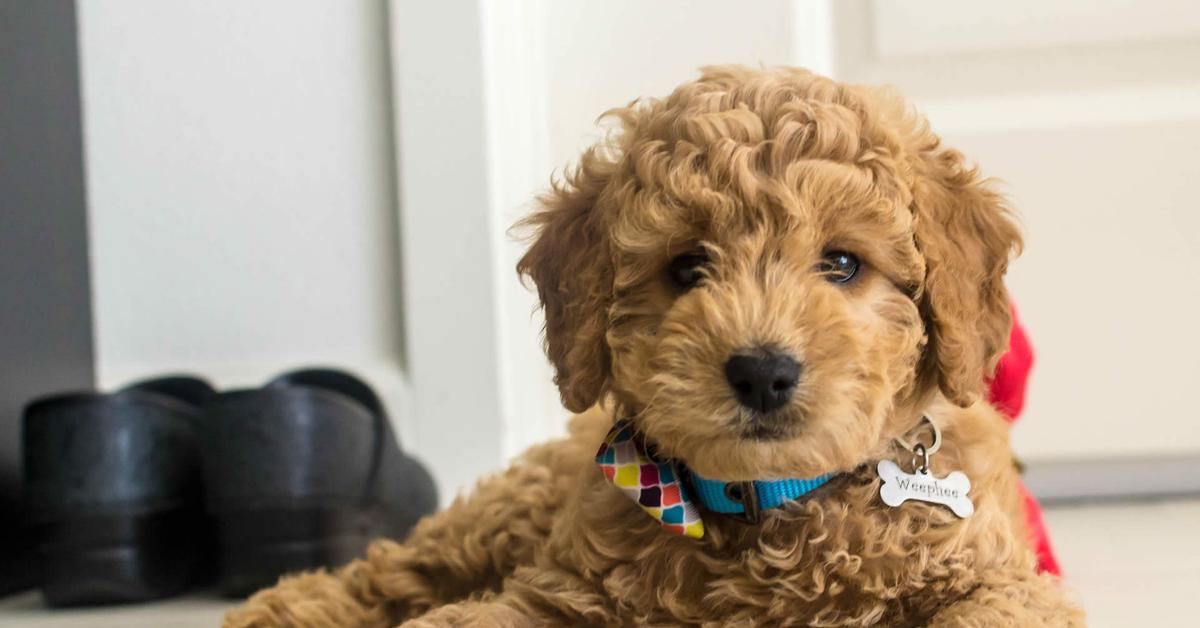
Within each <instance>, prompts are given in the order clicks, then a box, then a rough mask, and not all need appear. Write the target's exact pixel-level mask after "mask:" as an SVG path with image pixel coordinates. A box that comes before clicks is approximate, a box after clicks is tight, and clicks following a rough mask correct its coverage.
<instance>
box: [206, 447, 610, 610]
mask: <svg viewBox="0 0 1200 628" xmlns="http://www.w3.org/2000/svg"><path fill="white" fill-rule="evenodd" d="M580 459H582V460H584V461H586V460H587V459H586V458H581V456H579V454H578V452H574V451H572V450H571V449H570V445H569V443H567V442H565V441H560V442H557V443H550V444H547V445H543V446H540V447H536V448H534V449H532V450H530V451H529V452H528V453H527V454H526V455H525V456H524V457H523V459H522V461H521V462H519V463H518V464H516V465H515V466H513V467H512V468H510V469H508V470H507V471H506V472H504V473H503V474H501V475H499V476H495V477H492V478H489V479H487V480H484V481H483V482H481V483H480V484H479V485H478V486H477V487H476V489H475V490H474V492H473V493H472V494H471V496H470V497H468V498H466V499H462V498H460V499H458V500H457V501H456V502H455V503H454V504H453V505H452V506H450V507H449V508H447V509H446V510H443V511H441V512H439V513H437V514H435V515H433V516H431V517H429V518H426V519H424V520H422V521H421V522H420V523H419V524H418V525H417V527H416V528H415V529H414V530H413V532H412V534H410V535H409V538H408V539H407V540H406V541H405V542H404V543H396V542H394V541H390V540H381V541H376V542H375V543H373V544H372V545H371V547H370V549H369V550H368V553H367V557H366V558H365V559H360V560H356V561H354V562H352V563H350V564H349V565H347V566H346V567H344V568H342V569H341V570H339V571H337V572H336V573H327V572H317V573H309V574H302V575H299V576H294V577H287V578H283V579H282V580H280V582H279V584H277V585H276V586H274V587H272V588H270V589H266V590H263V591H260V592H258V593H257V594H255V595H254V596H253V597H251V598H250V599H249V600H248V601H247V602H246V604H245V605H243V606H242V607H240V608H237V609H235V610H233V611H232V612H230V613H229V615H227V616H226V618H225V625H226V626H229V627H239V628H240V627H250V626H329V625H339V626H389V625H394V624H396V623H398V622H400V621H403V620H404V619H408V618H411V617H416V616H419V615H421V614H423V613H425V612H426V611H428V610H429V609H431V608H435V607H437V606H440V605H443V604H448V603H451V602H455V601H458V600H461V599H463V598H466V597H467V596H469V595H471V594H472V593H478V592H483V591H489V590H498V589H499V588H500V584H501V582H502V581H503V579H504V577H505V576H507V575H508V574H509V573H511V572H512V570H513V569H514V568H515V567H516V566H518V565H520V564H524V563H528V562H530V561H531V560H532V557H533V551H534V548H536V547H537V546H538V545H540V544H541V543H542V541H543V540H544V539H545V538H546V536H547V535H548V534H549V531H550V525H551V523H552V521H553V515H554V512H555V511H556V510H557V509H558V508H559V506H560V505H561V503H562V501H563V499H564V497H565V494H566V491H567V487H569V485H570V481H571V478H570V471H571V470H572V469H573V468H577V467H578V466H580V465H579V464H578V463H577V462H576V461H577V460H580Z"/></svg>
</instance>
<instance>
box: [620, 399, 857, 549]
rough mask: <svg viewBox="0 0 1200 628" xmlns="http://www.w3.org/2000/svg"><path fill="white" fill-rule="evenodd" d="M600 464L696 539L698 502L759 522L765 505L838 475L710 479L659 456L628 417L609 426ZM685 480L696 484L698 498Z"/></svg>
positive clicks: (674, 528) (700, 530)
mask: <svg viewBox="0 0 1200 628" xmlns="http://www.w3.org/2000/svg"><path fill="white" fill-rule="evenodd" d="M596 464H597V465H599V466H600V470H601V471H602V472H603V473H604V477H605V478H607V479H608V481H609V482H612V483H613V484H614V485H615V486H616V487H617V488H619V489H621V492H623V493H624V494H625V495H626V496H627V497H629V498H630V499H632V500H633V501H635V502H637V504H638V505H639V506H641V507H642V510H644V511H645V512H646V513H647V514H649V515H650V516H651V517H653V518H655V519H657V520H658V521H659V523H661V524H662V526H663V527H664V528H666V529H667V530H668V531H670V532H674V533H675V534H682V535H684V536H689V537H692V538H696V539H698V538H701V537H703V536H704V522H703V521H702V520H701V518H700V511H699V510H698V509H697V508H696V504H697V503H698V504H699V505H701V506H703V507H704V508H705V509H706V510H709V511H711V512H717V513H722V514H727V515H735V516H740V517H742V518H743V519H745V520H747V521H750V522H757V521H758V520H759V517H760V514H761V512H762V511H763V510H769V509H772V508H778V507H780V506H782V505H784V504H786V503H787V502H789V501H793V500H795V499H798V498H799V497H801V496H803V495H805V494H806V493H809V492H811V491H813V490H815V489H816V488H818V487H820V486H821V485H823V484H825V483H826V482H828V481H829V480H830V478H832V477H833V475H834V474H832V473H829V474H825V475H822V476H819V477H815V478H807V479H793V478H788V479H770V480H754V481H750V482H724V481H721V480H710V479H708V478H704V477H701V476H700V475H698V474H696V473H695V472H691V471H688V470H687V469H686V468H684V467H683V465H681V464H678V463H677V462H675V461H673V460H669V459H668V460H663V459H661V458H658V457H657V456H656V455H655V452H654V449H653V446H648V445H647V444H646V439H645V437H644V436H642V434H641V433H639V432H637V431H636V430H635V429H634V428H633V425H632V424H631V423H630V422H629V421H628V420H621V421H617V422H616V424H614V425H613V427H612V429H611V430H609V432H608V435H607V436H605V438H604V442H603V443H601V444H600V449H599V450H598V451H597V452H596ZM685 479H686V480H687V481H685ZM685 484H687V485H690V488H693V489H695V494H696V499H695V500H693V499H692V498H691V495H690V494H689V491H688V488H689V487H688V486H685Z"/></svg>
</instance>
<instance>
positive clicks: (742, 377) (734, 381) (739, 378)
mask: <svg viewBox="0 0 1200 628" xmlns="http://www.w3.org/2000/svg"><path fill="white" fill-rule="evenodd" d="M800 371H801V367H800V363H799V362H797V361H796V360H795V358H793V357H792V356H790V355H787V354H786V353H783V352H780V351H776V350H773V349H766V348H758V349H754V350H751V351H747V352H738V353H735V354H734V355H732V356H730V358H729V360H727V361H726V362H725V379H726V380H728V381H729V385H730V387H732V388H733V392H734V396H736V397H737V400H738V402H739V403H741V404H742V405H743V406H745V407H747V408H750V409H751V410H754V411H756V412H759V413H761V414H767V413H769V412H771V411H773V410H778V409H779V408H782V407H783V406H784V405H785V404H787V402H788V400H789V399H791V397H792V391H794V390H795V389H796V383H797V382H798V381H800Z"/></svg>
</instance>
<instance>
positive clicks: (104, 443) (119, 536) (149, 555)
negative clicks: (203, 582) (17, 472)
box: [22, 377, 214, 606]
mask: <svg viewBox="0 0 1200 628" xmlns="http://www.w3.org/2000/svg"><path fill="white" fill-rule="evenodd" d="M213 394H214V391H213V389H212V387H211V386H209V385H208V383H206V382H204V381H202V380H199V379H196V378H192V377H164V378H159V379H155V380H149V381H145V382H141V383H138V384H134V385H131V386H128V387H126V388H123V389H121V390H120V391H118V392H115V393H111V394H96V393H79V394H65V395H56V396H52V397H47V398H43V399H40V400H38V401H35V402H33V403H31V404H30V405H29V406H27V407H26V408H25V413H24V417H23V432H22V438H23V441H24V452H25V454H24V455H25V504H26V509H27V515H28V517H29V519H30V521H32V522H33V523H34V524H35V529H36V534H37V552H38V555H39V560H40V563H41V568H42V591H43V593H44V595H45V598H46V602H47V603H48V604H49V605H51V606H74V605H81V604H105V603H119V602H136V601H142V600H150V599H155V598H160V597H166V596H169V595H173V594H175V593H178V592H181V591H183V590H184V589H186V588H188V587H189V586H191V585H192V584H193V583H195V582H196V581H197V580H198V579H201V578H202V577H203V576H204V573H205V563H206V559H208V557H209V556H210V555H211V553H210V549H209V545H210V544H211V531H210V528H209V526H207V525H206V523H205V521H204V518H203V508H202V506H203V495H202V489H201V484H200V481H201V468H200V439H199V433H198V431H197V422H198V421H200V420H201V413H200V409H199V407H200V406H201V405H202V404H204V403H205V402H206V401H207V400H208V399H209V398H210V397H211V396H212V395H213Z"/></svg>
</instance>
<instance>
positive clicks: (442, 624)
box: [402, 598, 545, 628]
mask: <svg viewBox="0 0 1200 628" xmlns="http://www.w3.org/2000/svg"><path fill="white" fill-rule="evenodd" d="M540 625H545V623H544V622H539V621H537V620H535V619H534V618H532V617H528V616H526V615H525V614H524V613H522V612H521V611H519V610H517V609H516V608H514V607H512V606H509V605H508V604H506V603H505V600H504V599H503V598H500V599H496V600H490V601H467V602H456V603H454V604H447V605H445V606H440V607H438V608H436V609H434V610H432V611H430V612H428V613H426V614H424V615H422V616H420V617H417V618H416V619H412V620H409V621H406V622H404V624H402V628H525V627H526V626H540Z"/></svg>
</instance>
